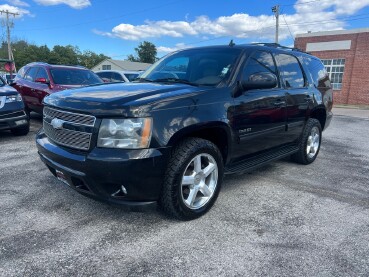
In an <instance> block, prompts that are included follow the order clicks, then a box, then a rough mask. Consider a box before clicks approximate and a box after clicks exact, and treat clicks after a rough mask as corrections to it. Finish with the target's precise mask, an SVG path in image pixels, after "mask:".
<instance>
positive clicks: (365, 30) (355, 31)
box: [296, 28, 369, 38]
mask: <svg viewBox="0 0 369 277" xmlns="http://www.w3.org/2000/svg"><path fill="white" fill-rule="evenodd" d="M358 33H369V28H360V29H352V30H336V31H324V32H312V33H305V34H297V35H296V38H306V37H320V36H334V35H349V34H358Z"/></svg>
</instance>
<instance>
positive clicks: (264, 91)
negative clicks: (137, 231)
mask: <svg viewBox="0 0 369 277" xmlns="http://www.w3.org/2000/svg"><path fill="white" fill-rule="evenodd" d="M44 104H45V108H44V117H43V130H41V131H40V133H39V134H38V135H37V138H36V141H37V146H38V151H39V154H40V157H41V159H42V161H43V162H44V163H45V164H46V165H47V167H48V168H49V169H50V171H51V172H52V173H53V174H54V175H55V176H56V177H57V178H58V179H60V180H61V181H63V182H64V183H66V184H68V185H69V186H71V187H72V188H74V189H76V190H77V191H79V192H81V193H83V194H85V195H88V196H91V197H94V198H97V199H100V200H105V201H108V202H111V203H117V204H125V205H144V204H151V203H154V202H158V203H159V206H160V207H161V208H162V209H163V210H164V211H165V212H166V213H168V214H169V215H171V216H174V217H176V218H180V219H193V218H196V217H199V216H201V215H202V214H204V213H205V212H206V211H208V210H209V209H210V207H211V206H212V205H213V204H214V202H215V200H216V198H217V196H218V194H219V190H220V187H221V183H222V179H223V175H224V174H229V173H236V172H245V171H249V170H252V169H254V168H256V167H258V166H260V165H263V164H265V163H268V162H271V161H274V160H277V159H280V158H282V157H286V156H291V157H292V158H293V160H295V161H296V162H299V163H301V164H310V163H312V162H313V161H314V160H315V158H316V157H317V155H318V153H319V149H320V143H321V138H322V130H323V129H325V128H327V127H328V125H329V123H330V121H331V119H332V112H331V109H332V89H331V84H330V81H329V78H328V75H327V73H326V71H325V69H324V66H323V64H322V63H321V62H320V60H319V59H317V58H315V57H313V56H311V55H309V54H307V53H303V52H301V51H298V50H296V49H289V48H286V47H282V46H279V45H275V44H270V45H269V44H257V45H238V46H234V45H233V46H212V47H203V48H195V49H186V50H182V51H178V52H175V53H172V54H170V55H167V56H166V57H164V58H163V59H161V60H160V61H158V62H157V63H155V64H154V65H153V66H152V67H150V69H148V70H147V71H146V72H145V73H143V74H142V75H141V77H140V78H139V79H138V80H136V81H135V82H133V83H127V84H105V85H97V86H91V87H86V88H81V89H75V90H69V91H64V92H60V93H55V94H53V95H50V96H49V97H47V98H45V100H44Z"/></svg>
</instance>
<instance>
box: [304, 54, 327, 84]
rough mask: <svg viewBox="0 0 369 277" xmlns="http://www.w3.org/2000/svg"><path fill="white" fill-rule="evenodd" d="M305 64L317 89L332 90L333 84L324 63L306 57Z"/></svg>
mask: <svg viewBox="0 0 369 277" xmlns="http://www.w3.org/2000/svg"><path fill="white" fill-rule="evenodd" d="M303 62H304V64H305V65H306V66H307V68H308V70H309V73H310V75H311V78H312V79H313V83H314V85H315V86H316V87H317V88H319V87H320V88H330V87H331V82H330V80H329V75H328V73H327V70H326V69H325V67H324V65H323V63H322V62H321V61H320V60H318V59H317V58H314V57H304V58H303Z"/></svg>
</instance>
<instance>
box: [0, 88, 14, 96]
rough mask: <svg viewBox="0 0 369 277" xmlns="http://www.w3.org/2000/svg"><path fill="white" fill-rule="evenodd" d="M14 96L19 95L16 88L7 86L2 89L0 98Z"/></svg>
mask: <svg viewBox="0 0 369 277" xmlns="http://www.w3.org/2000/svg"><path fill="white" fill-rule="evenodd" d="M14 94H18V92H17V90H16V89H15V88H12V87H11V86H7V85H5V86H2V87H0V96H8V95H14Z"/></svg>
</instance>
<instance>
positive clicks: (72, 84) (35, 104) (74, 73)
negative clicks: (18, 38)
mask: <svg viewBox="0 0 369 277" xmlns="http://www.w3.org/2000/svg"><path fill="white" fill-rule="evenodd" d="M102 83H103V81H102V80H101V79H100V77H99V76H97V75H96V74H95V73H94V72H92V71H91V70H89V69H87V68H85V67H79V66H66V65H51V64H47V63H40V62H35V63H30V64H27V65H25V66H24V67H22V68H21V69H20V70H19V71H18V74H17V75H16V77H15V79H14V82H13V83H12V86H13V87H14V88H15V89H16V90H17V91H18V92H19V93H20V94H21V95H22V97H23V100H24V102H25V106H26V112H27V114H29V113H30V111H35V112H37V113H42V109H43V104H42V100H43V99H44V98H45V96H48V95H50V94H52V93H54V92H58V91H61V90H65V89H71V88H77V87H82V86H88V85H95V84H102Z"/></svg>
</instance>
